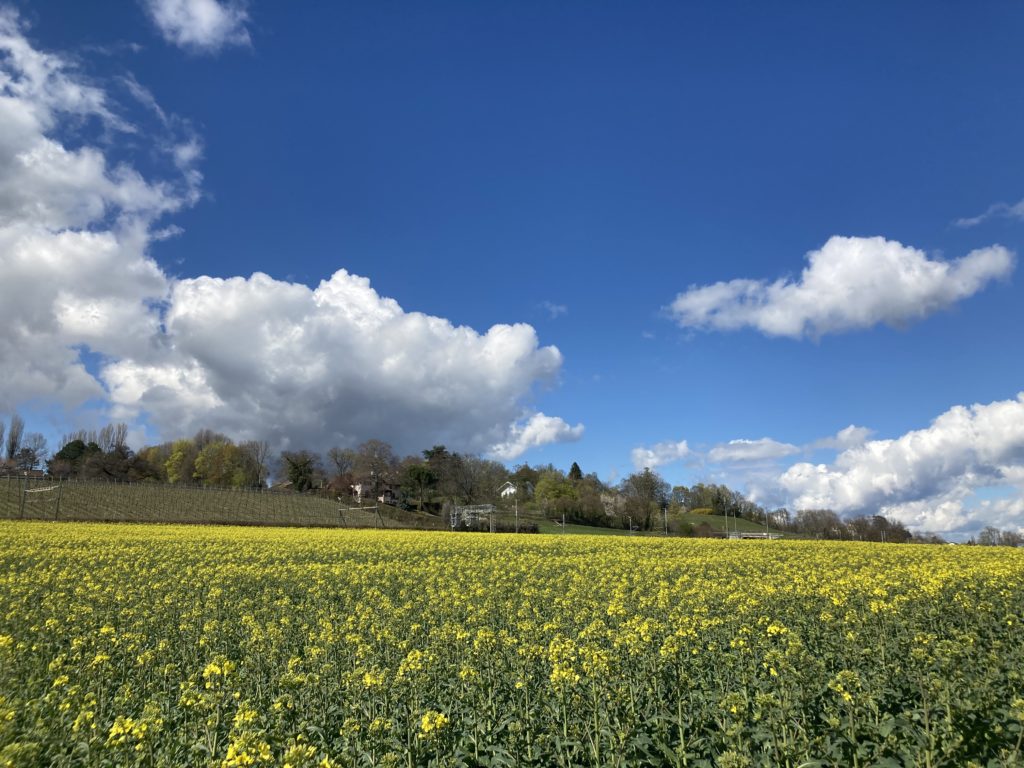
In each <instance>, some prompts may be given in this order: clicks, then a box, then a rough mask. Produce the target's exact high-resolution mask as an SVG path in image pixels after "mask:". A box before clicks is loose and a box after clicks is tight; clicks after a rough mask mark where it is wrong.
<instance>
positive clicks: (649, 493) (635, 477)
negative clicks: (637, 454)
mask: <svg viewBox="0 0 1024 768" xmlns="http://www.w3.org/2000/svg"><path fill="white" fill-rule="evenodd" d="M619 492H620V493H621V494H622V495H623V496H624V497H625V500H626V508H625V511H626V513H627V514H629V515H630V516H631V517H632V519H633V523H634V524H638V525H639V526H640V528H641V529H642V530H644V531H649V530H651V525H652V521H653V520H654V515H655V513H657V511H658V510H659V509H661V508H662V506H664V505H667V504H668V502H669V484H668V483H666V482H665V480H664V479H663V478H662V477H661V475H659V474H658V473H657V472H653V471H651V470H650V469H649V468H647V467H644V470H643V472H634V473H633V474H631V475H630V476H629V477H627V478H626V479H625V480H623V481H622V485H621V486H620V487H619Z"/></svg>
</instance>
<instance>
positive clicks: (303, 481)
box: [281, 451, 323, 493]
mask: <svg viewBox="0 0 1024 768" xmlns="http://www.w3.org/2000/svg"><path fill="white" fill-rule="evenodd" d="M281 464H282V466H283V469H284V474H285V477H287V478H288V481H289V482H290V483H291V484H292V488H293V489H294V490H296V491H299V492H300V493H301V492H303V491H308V490H309V489H310V488H313V487H314V486H315V485H316V484H317V483H318V482H319V481H320V480H322V479H323V470H322V469H321V468H320V458H319V457H318V456H317V455H316V454H315V453H312V452H311V451H282V452H281Z"/></svg>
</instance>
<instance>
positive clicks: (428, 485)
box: [402, 463, 437, 511]
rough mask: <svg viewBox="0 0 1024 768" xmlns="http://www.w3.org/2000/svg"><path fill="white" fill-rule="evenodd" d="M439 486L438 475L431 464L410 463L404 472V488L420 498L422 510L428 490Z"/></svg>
mask: <svg viewBox="0 0 1024 768" xmlns="http://www.w3.org/2000/svg"><path fill="white" fill-rule="evenodd" d="M436 486H437V475H436V474H435V472H434V470H432V469H431V468H430V465H429V464H425V463H424V464H409V465H408V466H406V467H405V470H404V471H403V473H402V490H403V491H404V492H405V493H407V494H409V495H410V496H415V497H416V498H417V499H419V508H420V510H421V511H422V510H423V507H424V503H425V501H426V495H427V492H428V491H430V490H431V489H433V488H435V487H436Z"/></svg>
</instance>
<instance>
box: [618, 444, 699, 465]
mask: <svg viewBox="0 0 1024 768" xmlns="http://www.w3.org/2000/svg"><path fill="white" fill-rule="evenodd" d="M630 455H631V458H632V459H633V467H634V468H635V469H636V470H638V471H639V470H641V469H643V468H644V467H648V468H649V469H655V468H657V467H660V466H662V465H664V464H671V463H672V462H673V461H678V460H679V459H685V458H686V457H687V456H689V455H690V446H688V445H687V444H686V441H685V440H681V441H680V442H678V443H671V442H669V443H658V444H657V445H652V446H651V447H650V448H644V447H640V448H634V449H633V450H632V452H631V454H630Z"/></svg>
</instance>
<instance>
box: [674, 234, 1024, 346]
mask: <svg viewBox="0 0 1024 768" xmlns="http://www.w3.org/2000/svg"><path fill="white" fill-rule="evenodd" d="M807 262H808V263H807V266H806V267H805V268H804V270H803V272H802V274H801V275H800V278H799V279H798V280H790V279H785V278H780V279H778V280H776V281H774V282H767V281H764V280H745V279H740V280H730V281H728V282H719V283H714V284H713V285H707V286H691V287H690V288H689V289H688V290H686V291H685V292H683V293H680V294H679V295H678V296H677V297H676V299H675V301H673V302H672V304H671V305H670V306H669V307H668V308H667V310H668V312H669V314H670V315H671V316H672V317H673V318H674V319H675V320H676V322H677V323H678V324H679V325H680V326H683V327H689V328H698V329H704V330H717V331H733V330H738V329H741V328H745V327H750V328H754V329H756V330H758V331H760V332H762V333H764V334H766V335H769V336H788V337H791V338H801V337H812V338H817V337H820V336H822V335H824V334H826V333H837V332H841V331H848V330H853V329H858V328H868V327H871V326H874V325H878V324H880V323H885V324H888V325H892V326H901V325H904V324H906V323H909V322H911V321H914V320H919V319H921V318H924V317H927V316H928V315H930V314H932V313H934V312H937V311H939V310H942V309H945V308H948V307H950V306H952V305H953V304H955V303H956V302H958V301H960V300H962V299H965V298H967V297H969V296H972V295H973V294H975V293H977V292H978V291H980V290H981V289H982V288H984V287H985V286H986V285H987V284H988V283H989V282H990V281H992V280H994V279H998V278H1006V277H1008V276H1009V274H1010V273H1011V272H1012V271H1013V268H1014V262H1015V257H1014V255H1013V253H1011V252H1010V251H1008V250H1007V249H1006V248H1003V247H1002V246H999V245H993V246H990V247H988V248H981V249H978V250H974V251H971V252H970V253H969V254H967V255H966V256H964V257H962V258H960V259H956V260H954V261H940V260H937V259H929V258H928V256H927V255H926V254H925V253H924V252H923V251H920V250H918V249H916V248H911V247H908V246H905V245H903V244H901V243H898V242H895V241H892V240H886V239H884V238H881V237H868V238H865V237H832V238H830V239H829V240H828V242H827V243H825V245H824V246H823V247H822V248H821V249H820V250H817V251H811V252H810V253H808V254H807Z"/></svg>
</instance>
